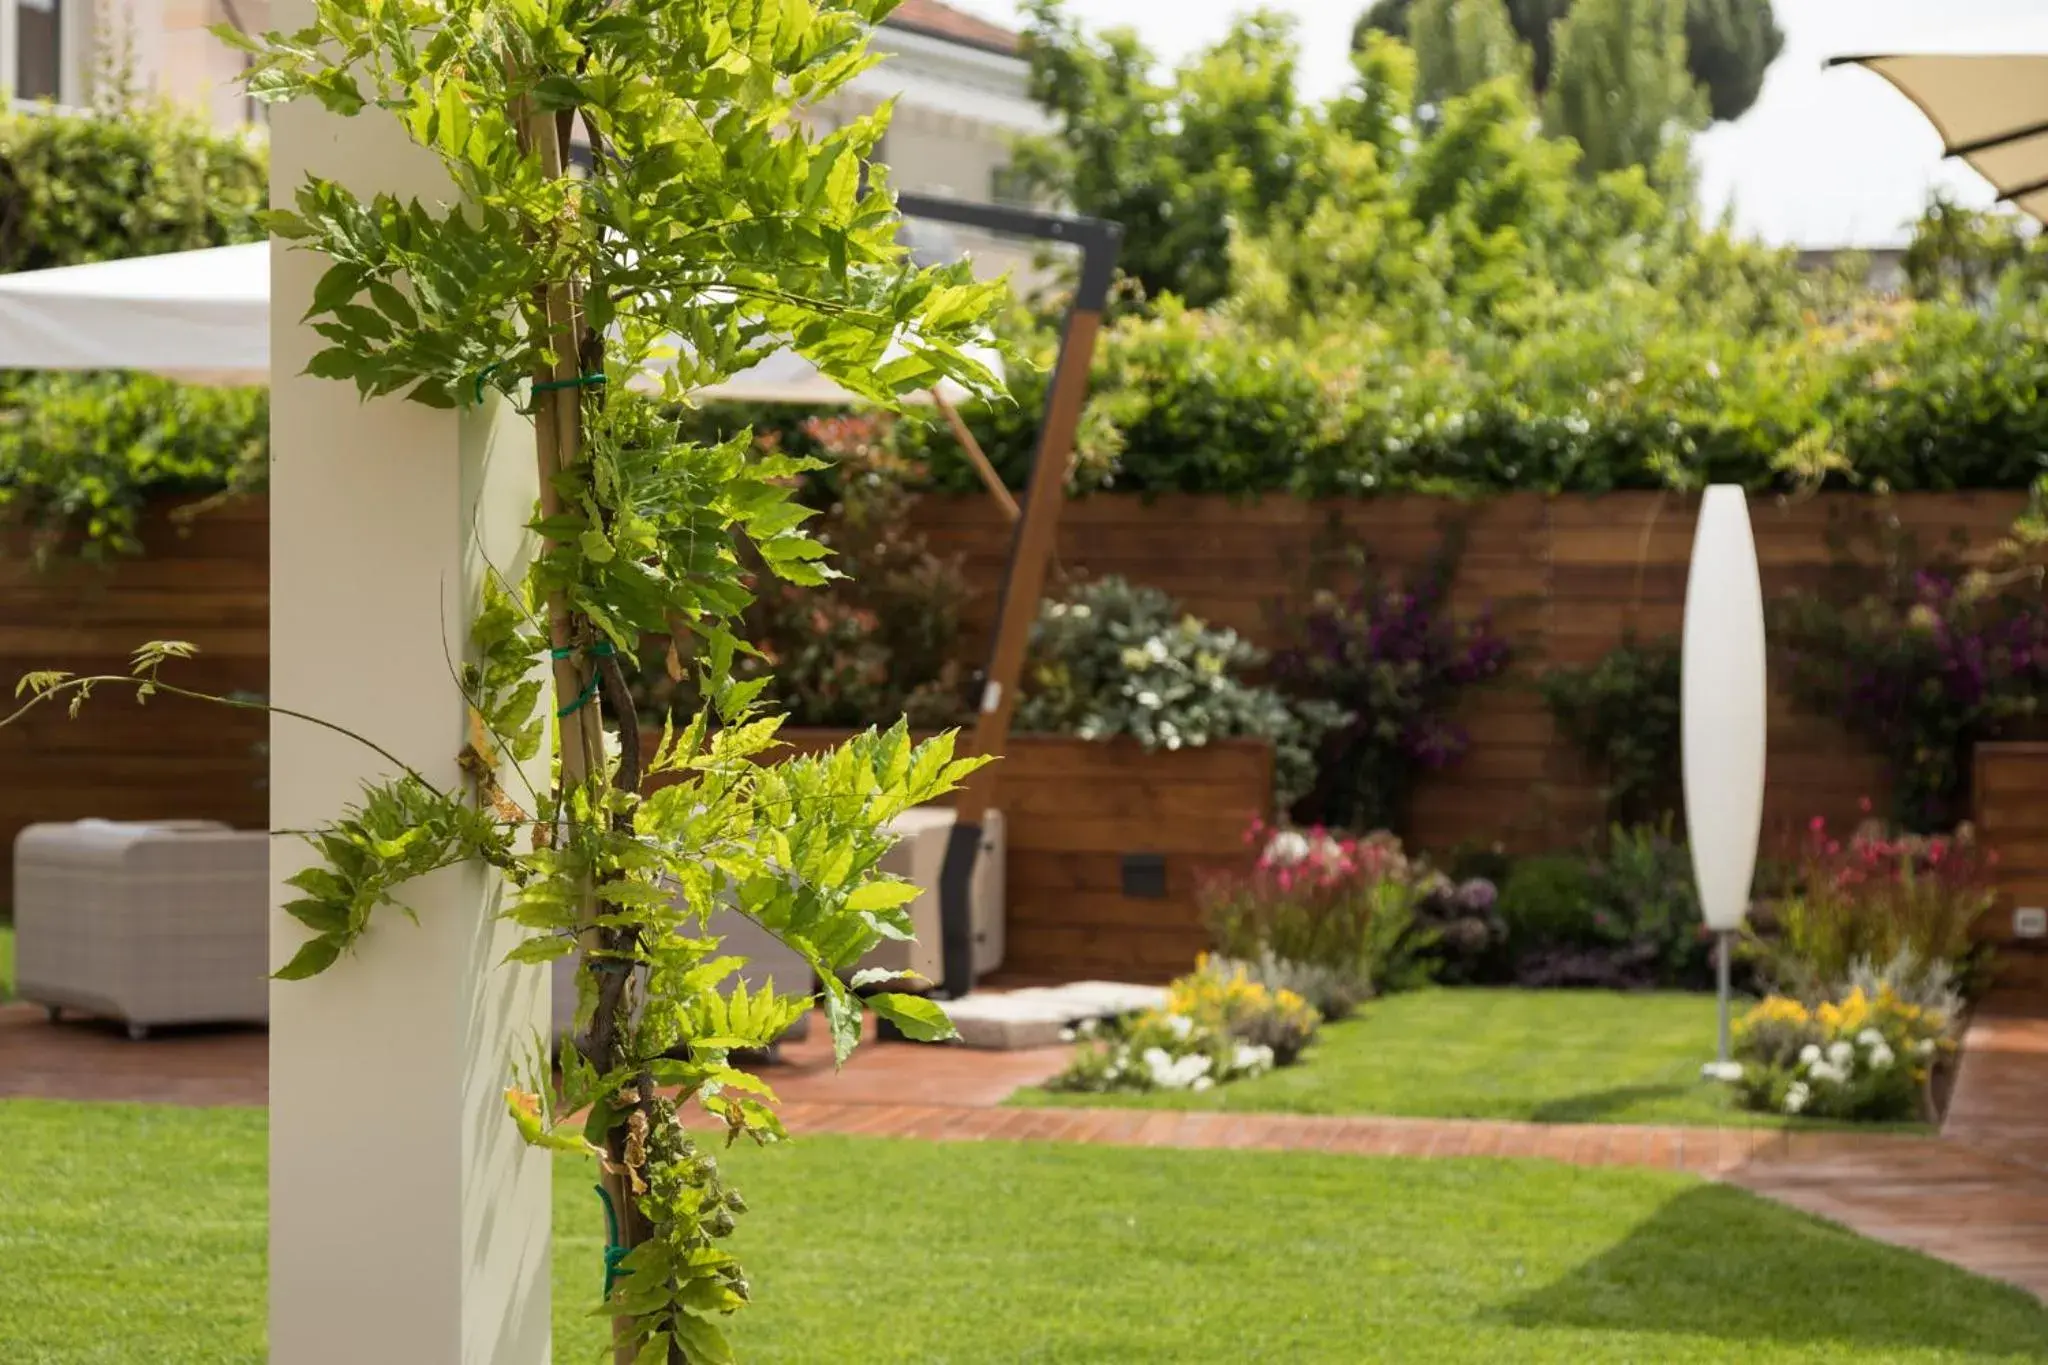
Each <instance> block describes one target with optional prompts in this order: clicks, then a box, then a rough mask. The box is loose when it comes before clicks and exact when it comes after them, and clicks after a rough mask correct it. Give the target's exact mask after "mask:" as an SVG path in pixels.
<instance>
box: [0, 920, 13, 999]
mask: <svg viewBox="0 0 2048 1365" xmlns="http://www.w3.org/2000/svg"><path fill="white" fill-rule="evenodd" d="M13 998H14V926H13V925H11V924H0V1000H12V999H13Z"/></svg>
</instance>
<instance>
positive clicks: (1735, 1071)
mask: <svg viewBox="0 0 2048 1365" xmlns="http://www.w3.org/2000/svg"><path fill="white" fill-rule="evenodd" d="M1700 1074H1701V1075H1703V1076H1705V1077H1706V1078H1707V1079H1708V1080H1710V1081H1731V1082H1732V1081H1739V1080H1741V1079H1742V1063H1741V1062H1708V1063H1707V1064H1706V1065H1705V1066H1703V1067H1701V1068H1700Z"/></svg>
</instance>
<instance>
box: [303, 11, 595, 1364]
mask: <svg viewBox="0 0 2048 1365" xmlns="http://www.w3.org/2000/svg"><path fill="white" fill-rule="evenodd" d="M311 8H312V7H311V4H310V2H309V0H278V4H277V5H276V13H275V16H274V17H275V22H276V25H277V26H278V27H281V28H284V29H287V30H290V29H296V28H298V27H300V26H301V25H303V24H304V23H306V22H308V21H309V19H310V15H311ZM271 149H272V150H271V177H272V179H271V184H272V189H271V198H272V202H273V204H275V205H278V206H288V205H289V204H290V202H291V199H292V195H293V193H294V191H295V189H296V187H297V186H298V184H299V182H300V181H301V179H302V177H303V175H304V173H305V172H306V171H308V170H313V171H317V172H318V173H319V174H321V175H324V176H327V177H329V178H332V179H334V180H337V181H339V182H340V183H342V184H344V185H346V186H348V187H349V188H350V189H351V190H353V191H354V192H356V193H358V194H361V195H365V196H367V195H368V194H370V193H371V192H373V191H377V190H389V191H392V192H394V193H398V194H401V195H418V196H419V197H421V199H422V200H423V201H425V202H430V203H431V202H435V201H438V200H442V199H445V198H447V197H448V194H449V190H448V181H447V179H446V177H445V175H444V173H443V172H442V170H441V168H440V167H439V165H438V164H437V163H436V162H435V161H434V160H433V158H431V157H430V156H429V155H427V154H426V153H424V152H422V151H420V150H419V149H417V148H415V147H413V146H412V145H411V144H410V143H409V142H408V141H407V140H406V139H405V137H404V135H403V133H402V132H401V131H400V130H399V128H398V127H397V125H396V124H395V123H394V122H392V121H391V120H390V119H389V118H387V117H385V116H383V115H381V114H377V113H374V112H372V113H366V114H364V115H363V116H361V117H358V118H354V119H340V118H336V117H333V116H331V115H328V114H326V113H325V112H323V111H321V110H320V109H318V108H317V106H314V105H313V104H311V103H310V102H306V103H301V104H296V105H293V106H290V107H286V108H279V109H277V110H276V111H275V118H274V121H273V123H272V137H271ZM321 269H322V261H321V259H320V258H318V257H316V256H314V255H312V254H310V253H307V252H300V251H286V250H284V249H283V248H282V247H281V246H279V247H275V248H273V264H272V319H271V357H272V368H273V374H274V380H273V385H272V397H271V401H272V407H271V444H272V466H271V479H270V485H271V494H270V499H271V551H270V565H271V580H270V590H271V608H270V630H271V636H270V641H271V696H272V700H273V702H274V703H276V704H277V705H280V706H288V707H292V708H295V709H298V710H303V711H306V712H310V713H312V714H314V715H318V716H321V717H324V718H327V719H331V720H333V721H335V722H338V723H339V724H342V725H345V726H347V727H349V728H351V729H353V730H356V731H358V732H360V733H362V734H364V735H367V736H370V737H372V738H374V739H375V740H376V741H377V742H378V743H380V744H382V745H383V746H384V747H385V748H387V749H390V750H391V751H392V752H393V753H395V754H397V755H399V756H400V757H402V758H403V759H405V761H406V762H408V763H410V764H412V765H413V766H414V767H415V768H417V769H418V770H419V771H420V772H421V773H423V774H424V775H425V776H426V777H427V778H428V779H429V780H430V781H433V782H434V783H436V784H437V785H439V786H442V787H443V788H444V789H454V788H457V787H459V786H460V784H461V781H462V779H461V776H460V774H459V773H458V771H457V767H456V756H457V754H458V753H459V752H460V750H461V747H462V745H463V743H464V742H465V740H466V738H467V726H466V719H465V707H464V703H463V700H462V697H461V695H460V693H459V692H458V690H457V686H456V682H455V679H454V678H453V677H452V676H451V669H450V660H454V661H456V662H457V663H459V662H460V660H461V659H462V657H463V654H464V650H465V646H466V637H467V628H468V621H469V618H470V615H471V613H472V610H473V606H474V603H475V602H476V600H477V596H478V591H479V588H480V585H481V584H482V582H483V578H484V575H485V572H486V562H487V560H488V562H489V563H494V564H496V565H497V566H498V568H500V569H501V570H503V571H505V572H506V573H507V574H509V575H512V576H514V577H515V578H516V576H517V575H519V574H520V573H521V572H522V571H523V568H524V560H523V558H522V554H523V546H524V541H525V537H524V535H523V532H522V531H521V526H522V524H523V523H524V522H525V521H526V520H527V519H528V517H529V516H530V514H531V509H532V507H533V505H534V498H535V492H536V487H537V485H536V479H535V474H534V461H533V438H532V433H531V429H530V427H529V426H528V424H527V423H526V422H525V421H524V420H523V419H520V418H518V417H517V416H516V415H512V414H509V413H507V412H506V411H505V410H504V409H503V406H502V405H499V408H498V410H497V417H496V420H495V421H487V420H486V419H484V418H481V417H477V416H474V415H472V416H468V417H458V416H456V415H455V414H451V413H445V412H436V411H433V410H430V409H428V408H425V407H422V406H419V405H417V404H407V403H404V402H401V401H398V400H395V399H393V400H385V401H379V402H375V403H370V404H367V405H366V404H363V403H361V402H359V401H358V399H357V397H356V393H355V390H354V387H353V386H352V385H349V384H345V383H336V382H333V381H329V380H321V379H309V378H305V377H302V376H301V375H300V371H301V370H302V369H303V368H304V366H305V363H306V360H307V358H308V357H309V356H310V355H311V354H312V353H313V351H314V350H315V349H317V348H318V347H319V346H320V345H321V344H322V343H321V342H320V339H319V338H318V337H316V336H315V335H314V334H313V333H312V332H310V331H308V330H307V329H306V328H304V327H303V326H301V325H300V324H299V321H298V319H299V317H300V316H301V315H302V314H303V313H304V312H305V310H306V306H307V303H308V301H309V300H310V298H311V295H312V289H313V285H314V282H315V281H316V280H317V279H318V277H319V274H320V271H321ZM541 771H542V772H544V771H545V769H544V767H543V768H542V769H541ZM382 775H387V774H386V766H385V764H384V761H383V760H382V759H380V758H378V757H377V756H376V755H375V754H373V753H371V752H370V751H369V750H367V749H365V748H363V747H361V746H359V745H356V744H354V743H352V742H350V741H348V740H346V739H343V738H341V737H339V736H336V735H333V734H330V733H327V732H325V731H322V730H320V729H317V728H315V727H311V726H308V725H304V724H302V723H299V722H295V721H291V720H287V719H281V718H280V719H276V720H274V721H273V723H272V727H271V820H272V824H273V827H274V828H280V829H284V828H307V827H311V826H315V825H317V824H319V823H321V822H322V821H324V820H327V819H331V818H333V817H334V816H335V815H337V814H338V813H339V812H340V811H341V810H342V808H343V807H344V806H345V805H346V804H348V803H349V802H350V801H352V800H353V799H354V798H355V796H356V793H357V789H358V783H359V781H360V780H361V779H363V778H365V777H374V776H382ZM515 790H516V789H515ZM306 861H307V850H306V849H305V847H304V846H303V845H302V844H300V843H299V842H298V841H297V840H293V839H285V838H280V839H278V840H277V841H276V843H275V844H274V846H273V854H272V860H271V867H272V873H273V878H274V880H275V881H276V883H277V886H276V897H277V899H276V901H274V902H273V903H274V904H281V903H282V901H283V900H284V899H285V898H287V897H288V896H289V895H290V894H292V893H291V892H290V891H289V890H288V889H287V888H286V887H284V885H283V879H284V878H285V877H287V876H289V875H290V874H292V873H293V872H295V871H297V870H298V869H299V868H300V867H302V866H304V865H305V863H306ZM501 894H502V887H501V885H500V882H499V879H498V877H497V875H496V874H495V873H491V872H489V871H488V870H487V869H483V868H480V867H464V868H455V869H450V870H447V871H444V872H441V873H437V874H435V875H434V876H433V877H431V878H428V879H425V880H423V881H421V882H418V883H415V884H413V885H412V886H409V887H407V888H406V890H405V897H406V900H407V902H408V903H409V904H410V905H411V906H412V907H413V908H414V909H415V910H416V911H417V912H418V914H419V920H420V922H419V924H418V925H417V926H415V925H414V924H412V923H411V922H410V921H409V920H407V919H406V918H405V916H404V915H403V914H402V913H401V912H399V911H398V910H395V909H391V908H386V909H383V910H380V911H378V912H377V913H376V915H375V917H374V918H373V919H372V921H371V927H370V930H369V932H368V933H367V934H366V935H365V936H364V937H363V939H362V942H361V947H360V951H358V952H357V953H356V954H355V955H353V956H350V957H344V958H343V959H342V960H341V961H339V962H338V963H336V964H335V965H334V966H333V967H331V968H330V969H328V971H327V972H326V973H324V974H323V975H321V976H318V977H316V978H314V979H312V980H309V981H299V982H273V983H272V985H271V997H270V1011H271V1024H270V1359H271V1360H272V1361H273V1362H276V1365H370V1362H391V1365H398V1363H399V1362H405V1363H406V1365H412V1363H413V1362H418V1363H419V1365H544V1362H546V1361H547V1360H548V1357H549V1295H548V1273H549V1267H548V1260H549V1241H548V1210H549V1175H550V1172H549V1165H548V1161H547V1159H546V1157H545V1156H543V1155H542V1154H540V1153H538V1152H534V1151H530V1150H528V1149H527V1148H526V1147H525V1146H524V1145H523V1144H522V1143H521V1142H520V1140H519V1138H518V1135H517V1133H516V1131H515V1130H514V1128H513V1126H512V1124H511V1122H510V1121H509V1120H508V1119H507V1117H506V1115H505V1104H504V1089H505V1086H506V1084H507V1082H508V1080H509V1078H510V1073H511V1066H512V1064H513V1062H514V1060H515V1058H516V1057H519V1056H522V1055H525V1052H526V1051H527V1050H529V1049H530V1048H531V1046H532V1043H533V1040H534V1038H535V1037H536V1036H545V1034H546V1032H547V1029H548V1023H549V1014H548V1008H547V1003H548V1002H547V976H546V973H545V972H544V971H543V970H542V969H539V968H527V967H506V966H501V965H500V963H501V962H502V961H503V958H504V956H505V952H506V950H507V949H508V948H510V947H511V945H512V944H513V943H514V942H515V941H516V940H517V935H516V934H514V933H511V932H508V931H507V926H505V925H503V924H502V923H501V922H499V921H498V920H497V919H496V917H495V911H496V907H497V905H498V902H499V897H500V896H501ZM304 938H305V931H304V929H303V928H302V927H301V926H300V925H298V924H297V923H296V922H294V921H293V920H291V919H290V918H289V917H288V916H285V915H284V914H282V913H281V912H274V913H273V917H272V927H271V952H272V960H273V963H274V964H277V965H281V964H282V963H284V962H285V961H287V960H288V959H289V958H290V956H291V955H292V953H293V952H294V951H296V949H297V948H298V946H299V944H300V943H301V942H302V941H303V940H304ZM592 1273H593V1276H594V1275H595V1273H596V1271H595V1268H593V1271H592Z"/></svg>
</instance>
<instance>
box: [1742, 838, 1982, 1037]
mask: <svg viewBox="0 0 2048 1365" xmlns="http://www.w3.org/2000/svg"><path fill="white" fill-rule="evenodd" d="M1994 861H1995V857H1994V855H1992V854H1991V853H1989V852H1987V851H1984V850H1981V849H1979V848H1978V847H1977V844H1976V841H1975V838H1974V835H1973V832H1972V831H1971V829H1970V827H1969V826H1967V825H1964V826H1960V827H1959V828H1958V829H1957V830H1956V832H1955V833H1954V834H1953V835H1936V836H1934V837H1931V838H1922V837H1920V836H1917V835H1898V834H1894V833H1891V832H1890V831H1888V830H1887V829H1886V828H1885V827H1884V826H1883V825H1882V824H1879V823H1876V822H1868V823H1866V824H1864V825H1863V826H1862V827H1861V828H1859V829H1858V830H1857V831H1856V832H1855V833H1854V834H1853V835H1851V836H1850V837H1849V838H1848V839H1847V840H1846V841H1845V840H1842V839H1838V838H1836V837H1835V836H1833V835H1832V834H1830V833H1829V831H1828V828H1827V824H1826V822H1825V821H1824V820H1821V819H1819V818H1818V817H1816V818H1815V819H1814V821H1813V823H1812V824H1811V826H1810V827H1809V828H1808V831H1807V837H1806V841H1805V843H1804V846H1803V847H1802V850H1801V855H1800V858H1799V860H1798V861H1797V863H1796V864H1795V865H1794V867H1793V868H1792V870H1791V873H1790V877H1789V880H1788V883H1787V886H1786V888H1785V893H1784V894H1783V895H1782V896H1781V897H1780V898H1779V899H1777V900H1776V901H1774V902H1772V903H1771V904H1770V905H1769V907H1768V912H1767V915H1766V917H1765V923H1764V924H1763V925H1761V926H1760V927H1759V929H1758V930H1756V931H1753V932H1752V933H1751V934H1750V937H1749V940H1748V946H1749V951H1750V953H1751V955H1752V956H1753V957H1754V958H1755V959H1756V961H1757V963H1758V966H1759V969H1760V971H1761V972H1762V973H1763V975H1764V977H1765V978H1766V980H1768V981H1769V982H1770V983H1771V984H1772V985H1773V986H1774V987H1775V988H1776V989H1778V990H1780V991H1783V992H1785V993H1787V994H1791V995H1796V996H1800V997H1802V998H1805V999H1813V998H1817V997H1818V996H1820V995H1821V994H1824V993H1825V992H1826V991H1827V990H1828V989H1829V988H1831V987H1832V986H1834V985H1836V984H1837V983H1841V982H1845V981H1847V980H1848V979H1849V977H1850V974H1851V972H1852V971H1853V970H1854V969H1855V968H1856V965H1857V964H1858V963H1859V962H1861V963H1892V962H1895V961H1897V960H1898V959H1899V957H1900V955H1901V954H1902V953H1909V954H1910V955H1911V957H1912V959H1913V960H1915V961H1917V962H1920V963H1924V964H1928V965H1929V966H1930V967H1931V966H1935V965H1940V966H1942V967H1945V968H1946V969H1948V971H1949V972H1951V973H1953V974H1954V976H1955V977H1956V978H1957V979H1958V980H1960V981H1961V982H1963V983H1964V986H1965V989H1966V990H1968V989H1971V988H1973V987H1975V986H1976V985H1978V984H1981V983H1982V981H1983V980H1984V979H1985V972H1984V969H1985V966H1986V965H1987V964H1986V961H1985V955H1984V950H1983V949H1982V947H1981V946H1980V945H1978V944H1977V943H1976V941H1975V939H1974V936H1973V934H1972V929H1973V927H1974V926H1975V925H1976V923H1977V921H1978V920H1979V919H1980V918H1982V917H1983V915H1984V913H1985V912H1986V911H1987V910H1989V909H1990V908H1991V904H1992V901H1993V898H1994V893H1993V891H1992V887H1991V878H1990V869H1991V865H1992V863H1993V862H1994Z"/></svg>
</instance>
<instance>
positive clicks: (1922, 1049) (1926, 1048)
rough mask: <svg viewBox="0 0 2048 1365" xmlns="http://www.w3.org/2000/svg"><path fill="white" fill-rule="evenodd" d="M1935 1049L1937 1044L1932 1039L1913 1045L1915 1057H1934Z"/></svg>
mask: <svg viewBox="0 0 2048 1365" xmlns="http://www.w3.org/2000/svg"><path fill="white" fill-rule="evenodd" d="M1934 1047H1935V1043H1934V1040H1933V1039H1932V1038H1922V1039H1921V1040H1920V1041H1919V1042H1917V1043H1915V1044H1913V1055H1914V1056H1915V1057H1932V1056H1933V1055H1934Z"/></svg>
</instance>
